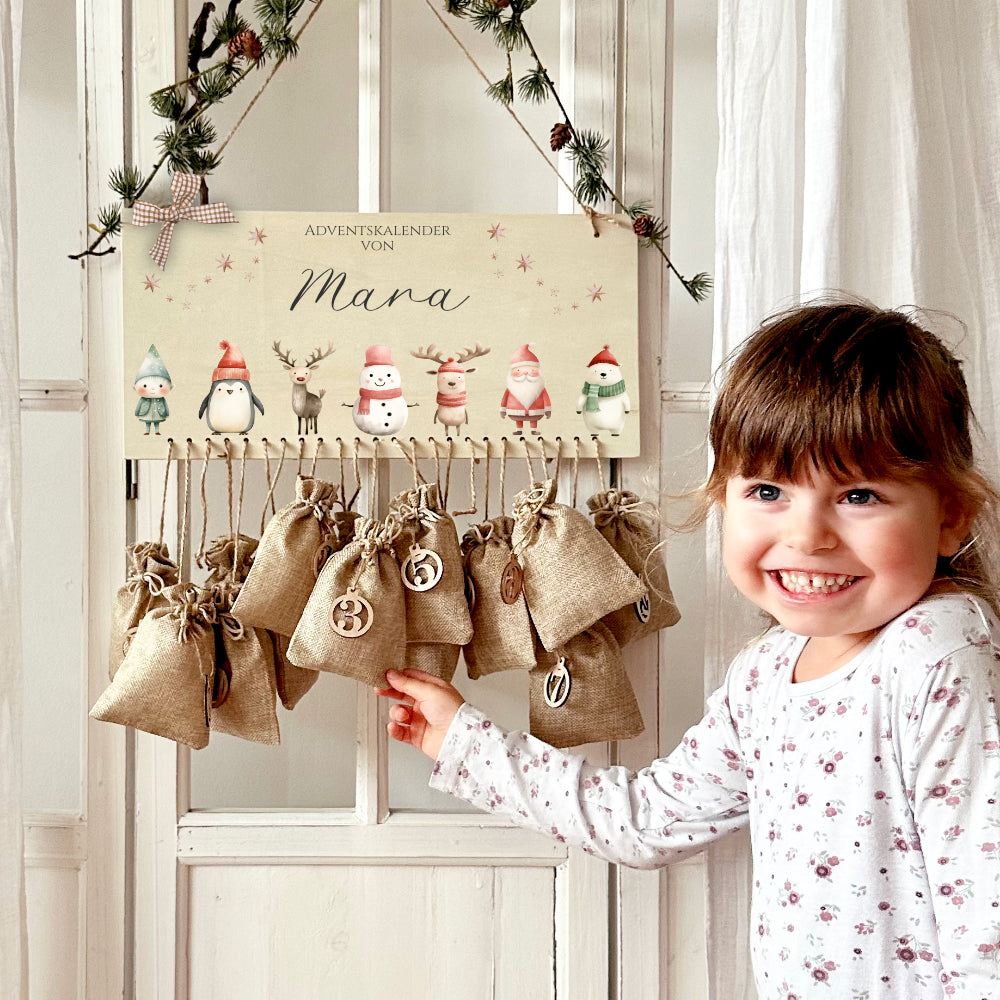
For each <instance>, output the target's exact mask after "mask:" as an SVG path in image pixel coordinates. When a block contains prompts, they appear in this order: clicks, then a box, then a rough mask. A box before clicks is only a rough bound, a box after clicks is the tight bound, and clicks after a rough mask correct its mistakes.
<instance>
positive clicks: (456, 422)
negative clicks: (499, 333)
mask: <svg viewBox="0 0 1000 1000" xmlns="http://www.w3.org/2000/svg"><path fill="white" fill-rule="evenodd" d="M489 353H490V349H489V348H488V347H483V345H482V344H480V343H478V342H477V343H476V346H475V347H463V348H462V349H461V350H460V351H459V352H458V356H457V357H452V356H451V355H448V354H446V353H445V352H444V351H442V350H440V349H439V348H438V346H437V344H428V345H427V347H426V348H423V347H418V348H417V349H416V350H415V351H410V354H412V355H413V356H414V357H415V358H423V359H424V360H426V361H436V362H437V364H438V367H437V368H436V369H434V370H433V371H428V372H427V374H428V375H436V376H437V409H436V410H435V411H434V423H437V421H439V420H440V421H441V423H442V424H444V426H445V427H446V428H448V429H451V428H453V427H454V428H456V429H458V430H460V429H461V427H462V424H465V423H468V420H469V413H468V410H467V408H466V393H465V376H466V375H468V374H469V373H470V372H474V371H475V370H476V369H475V368H466V367H464V366H465V364H466V362H468V361H471V360H472V359H473V358H481V357H483V356H484V355H486V354H489Z"/></svg>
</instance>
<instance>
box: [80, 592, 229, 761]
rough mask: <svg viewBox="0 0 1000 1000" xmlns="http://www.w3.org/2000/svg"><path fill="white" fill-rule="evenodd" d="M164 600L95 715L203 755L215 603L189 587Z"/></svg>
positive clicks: (137, 638)
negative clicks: (201, 752) (151, 734)
mask: <svg viewBox="0 0 1000 1000" xmlns="http://www.w3.org/2000/svg"><path fill="white" fill-rule="evenodd" d="M163 596H164V598H165V601H166V604H165V605H164V606H162V607H158V608H154V609H153V610H152V611H150V612H149V613H148V614H147V615H146V616H145V617H144V618H143V619H142V621H141V622H140V623H139V627H138V628H137V629H136V632H135V636H134V638H133V639H132V642H131V643H130V645H129V650H128V654H127V655H126V656H125V659H124V660H123V662H122V665H121V667H120V668H119V670H118V671H117V672H116V674H115V677H114V680H113V681H112V682H111V683H110V684H109V685H108V687H107V689H106V690H105V692H104V694H102V695H101V697H100V698H99V699H98V700H97V704H96V705H94V707H93V708H92V709H91V710H90V716H91V718H93V719H99V720H101V721H103V722H115V723H117V724H118V725H121V726H132V727H133V728H135V729H141V730H143V732H147V733H153V734H154V735H155V736H164V737H166V738H167V739H169V740H176V741H177V742H178V743H185V744H187V745H188V746H190V747H193V748H194V749H195V750H200V749H201V748H202V747H204V746H207V745H208V737H209V722H210V713H211V702H212V688H213V680H214V671H215V634H214V631H213V628H212V623H213V621H214V618H215V603H214V601H213V600H212V595H211V593H210V592H208V591H206V590H203V589H201V588H199V587H194V586H191V585H188V584H177V585H175V586H173V587H170V588H168V590H166V591H164V595H163Z"/></svg>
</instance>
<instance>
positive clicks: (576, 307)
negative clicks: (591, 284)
mask: <svg viewBox="0 0 1000 1000" xmlns="http://www.w3.org/2000/svg"><path fill="white" fill-rule="evenodd" d="M572 308H574V309H579V308H580V307H579V305H577V303H575V302H574V303H573V306H572Z"/></svg>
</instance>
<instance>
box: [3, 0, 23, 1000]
mask: <svg viewBox="0 0 1000 1000" xmlns="http://www.w3.org/2000/svg"><path fill="white" fill-rule="evenodd" d="M20 25H21V0H0V636H3V643H2V645H3V651H2V652H0V996H3V997H10V998H11V1000H27V996H28V960H27V956H28V941H27V928H26V924H25V901H24V834H23V830H22V824H21V643H20V631H21V600H20V570H19V555H20V545H19V541H18V536H19V532H20V523H21V509H20V502H21V489H20V482H21V415H20V411H21V403H20V389H19V385H18V343H17V281H16V276H17V246H16V238H17V237H16V233H17V215H16V202H15V187H14V114H15V106H16V103H17V101H16V92H17V79H18V58H19V53H20V47H21V45H20V40H21V39H20V36H21V30H20Z"/></svg>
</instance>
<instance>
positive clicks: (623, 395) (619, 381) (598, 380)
mask: <svg viewBox="0 0 1000 1000" xmlns="http://www.w3.org/2000/svg"><path fill="white" fill-rule="evenodd" d="M580 393H581V394H580V398H579V399H578V400H577V402H576V412H577V413H582V414H583V422H584V424H585V425H586V427H587V430H588V431H590V433H591V435H592V436H594V437H597V435H598V433H600V431H611V436H612V437H618V435H619V434H621V432H622V430H623V429H624V427H625V415H626V414H627V413H628V412H629V411H630V410H631V409H632V404H631V402H630V401H629V398H628V393H627V392H626V391H625V379H624V378H622V370H621V368H619V367H618V362H617V361H616V360H615V356H614V355H613V354H612V353H611V350H610V348H609V346H608V345H607V344H605V345H604V347H603V349H602V350H601V351H600V352H599V353H598V354H595V355H594V356H593V357H592V358H591V359H590V364H589V365H588V366H587V381H586V382H584V383H583V389H581V390H580Z"/></svg>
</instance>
